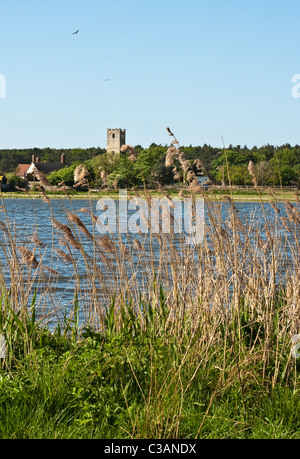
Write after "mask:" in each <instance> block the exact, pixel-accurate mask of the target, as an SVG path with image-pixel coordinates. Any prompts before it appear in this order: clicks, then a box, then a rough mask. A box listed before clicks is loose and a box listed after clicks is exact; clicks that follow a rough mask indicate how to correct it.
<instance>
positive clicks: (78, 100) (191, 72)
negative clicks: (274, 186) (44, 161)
mask: <svg viewBox="0 0 300 459" xmlns="http://www.w3.org/2000/svg"><path fill="white" fill-rule="evenodd" d="M299 21H300V2H299V0H251V1H250V0H226V1H225V0H9V1H4V0H2V1H1V2H0V75H3V76H4V77H5V81H6V98H5V99H4V98H1V99H0V149H1V148H31V147H40V148H42V147H53V148H73V147H98V146H100V147H104V148H105V147H106V130H107V128H124V129H126V130H127V143H129V144H131V145H137V144H141V145H142V146H144V147H148V146H149V145H150V144H151V143H152V142H155V143H158V144H163V145H164V144H166V143H168V142H169V140H170V138H169V137H168V134H167V132H166V130H165V128H166V127H167V126H169V127H170V128H171V129H172V131H173V132H174V133H175V135H176V136H177V138H178V140H179V141H180V143H181V144H182V145H190V144H192V145H203V144H205V143H207V144H210V145H212V146H215V147H220V146H222V142H221V136H223V138H224V141H225V145H226V146H228V145H229V144H233V145H242V146H243V145H245V144H246V145H248V146H249V147H252V146H253V145H257V146H262V145H265V144H267V143H270V144H275V145H281V144H283V143H290V144H292V145H295V144H300V99H295V98H293V97H292V88H293V83H292V77H293V75H295V74H300V26H299ZM77 29H79V30H80V31H79V33H78V34H77V35H72V33H73V32H74V31H76V30H77ZM107 78H109V81H107V82H106V81H103V79H107ZM0 82H1V80H0ZM2 89H3V88H2ZM0 94H1V88H0Z"/></svg>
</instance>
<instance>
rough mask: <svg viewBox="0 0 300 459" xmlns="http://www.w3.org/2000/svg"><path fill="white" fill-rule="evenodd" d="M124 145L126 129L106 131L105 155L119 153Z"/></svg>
mask: <svg viewBox="0 0 300 459" xmlns="http://www.w3.org/2000/svg"><path fill="white" fill-rule="evenodd" d="M125 144H126V129H107V153H121V147H122V146H123V145H125Z"/></svg>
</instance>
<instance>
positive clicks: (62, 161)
mask: <svg viewBox="0 0 300 459" xmlns="http://www.w3.org/2000/svg"><path fill="white" fill-rule="evenodd" d="M60 162H61V164H66V155H64V154H62V155H61V158H60Z"/></svg>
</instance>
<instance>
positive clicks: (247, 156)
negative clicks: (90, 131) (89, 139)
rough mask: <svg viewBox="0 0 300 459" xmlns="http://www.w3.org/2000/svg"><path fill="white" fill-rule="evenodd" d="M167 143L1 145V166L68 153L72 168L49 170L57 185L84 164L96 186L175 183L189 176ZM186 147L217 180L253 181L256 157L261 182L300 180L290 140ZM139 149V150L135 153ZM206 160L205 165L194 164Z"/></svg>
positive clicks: (68, 181) (9, 168) (298, 154)
mask: <svg viewBox="0 0 300 459" xmlns="http://www.w3.org/2000/svg"><path fill="white" fill-rule="evenodd" d="M168 148H169V147H168V146H167V145H157V144H155V143H153V144H151V145H150V146H149V147H148V148H143V147H142V146H141V145H137V146H135V147H131V149H132V151H131V152H127V153H125V154H121V155H111V154H107V153H106V150H105V149H102V148H99V147H98V148H87V149H81V148H75V149H69V150H66V149H51V148H45V149H39V148H33V149H28V150H0V170H2V171H3V172H4V173H6V172H14V171H15V170H16V168H17V166H18V164H30V163H31V158H32V155H35V156H36V157H39V158H40V160H41V161H42V162H43V161H47V162H59V161H60V158H61V155H62V154H65V155H66V159H67V167H66V168H65V169H62V170H60V171H58V172H54V173H52V174H50V175H49V180H50V181H51V183H52V184H53V185H58V184H59V183H62V182H63V183H64V184H65V185H67V186H73V184H74V178H73V175H74V170H75V168H76V167H77V166H78V165H79V164H84V165H85V166H86V168H87V170H88V171H89V181H90V184H91V185H92V186H95V187H101V186H112V185H115V186H119V187H121V186H135V185H141V184H143V183H146V184H147V185H149V186H155V185H156V184H157V183H160V184H163V185H172V184H174V183H178V181H180V180H184V177H183V176H181V177H179V178H178V174H176V175H177V178H175V174H174V167H173V166H169V165H168V164H167V161H166V157H167V152H168ZM181 151H182V152H183V153H184V156H185V159H186V160H189V161H190V163H191V165H192V167H193V168H194V172H195V174H196V175H200V174H202V175H205V176H207V177H209V179H210V180H211V181H212V182H213V183H215V184H229V183H231V184H233V185H252V176H251V175H250V173H249V171H248V165H249V162H250V161H251V162H252V163H253V164H254V167H255V173H256V176H257V180H258V184H259V185H260V186H274V185H275V186H276V185H282V186H291V185H297V184H298V185H299V182H300V146H299V145H295V146H291V145H290V144H285V145H282V146H279V147H277V146H273V145H265V146H262V147H256V146H254V147H253V148H251V149H250V148H248V147H247V146H244V147H241V146H240V145H237V146H233V145H230V146H229V147H228V149H226V150H225V149H220V148H215V147H212V146H210V145H203V146H192V145H190V146H183V147H181ZM132 152H134V154H133V153H132ZM197 161H198V162H199V161H200V162H201V164H202V165H203V167H202V168H201V170H200V172H199V168H198V169H197V168H196V166H193V164H194V163H195V162H197Z"/></svg>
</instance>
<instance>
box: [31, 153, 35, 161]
mask: <svg viewBox="0 0 300 459" xmlns="http://www.w3.org/2000/svg"><path fill="white" fill-rule="evenodd" d="M31 161H32V162H33V163H35V156H34V155H32V157H31Z"/></svg>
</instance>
